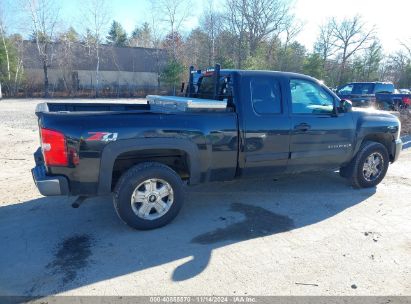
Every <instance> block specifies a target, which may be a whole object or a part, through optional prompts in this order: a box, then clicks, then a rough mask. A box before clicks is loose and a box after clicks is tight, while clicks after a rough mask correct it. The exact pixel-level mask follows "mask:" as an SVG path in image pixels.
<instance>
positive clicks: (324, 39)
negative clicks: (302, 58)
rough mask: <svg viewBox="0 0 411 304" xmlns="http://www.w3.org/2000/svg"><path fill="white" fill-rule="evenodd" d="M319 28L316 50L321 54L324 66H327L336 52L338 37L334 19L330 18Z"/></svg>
mask: <svg viewBox="0 0 411 304" xmlns="http://www.w3.org/2000/svg"><path fill="white" fill-rule="evenodd" d="M319 30H320V33H319V35H318V38H317V40H316V41H315V44H314V51H315V52H316V53H318V54H320V56H321V59H322V61H323V64H324V66H323V67H325V63H326V62H327V60H328V59H329V58H330V57H331V56H333V55H334V54H335V52H336V48H335V44H336V38H335V36H334V31H333V22H332V20H329V21H328V22H326V23H325V24H323V25H321V26H320V28H319Z"/></svg>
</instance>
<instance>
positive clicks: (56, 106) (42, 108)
mask: <svg viewBox="0 0 411 304" xmlns="http://www.w3.org/2000/svg"><path fill="white" fill-rule="evenodd" d="M148 110H150V106H149V105H148V104H137V103H94V102H76V103H72V102H68V103H62V102H46V103H40V104H38V105H37V107H36V113H38V112H63V113H67V112H125V111H148Z"/></svg>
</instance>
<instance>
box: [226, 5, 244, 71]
mask: <svg viewBox="0 0 411 304" xmlns="http://www.w3.org/2000/svg"><path fill="white" fill-rule="evenodd" d="M246 2H247V0H227V1H226V7H225V9H226V22H227V23H228V30H229V32H230V33H232V34H234V35H235V37H236V43H235V45H234V48H235V53H236V67H237V68H239V69H240V68H241V67H242V65H243V61H244V60H245V58H246V55H247V54H246V51H245V50H246V48H247V42H246V34H247V20H246V18H245V9H244V5H245V4H246Z"/></svg>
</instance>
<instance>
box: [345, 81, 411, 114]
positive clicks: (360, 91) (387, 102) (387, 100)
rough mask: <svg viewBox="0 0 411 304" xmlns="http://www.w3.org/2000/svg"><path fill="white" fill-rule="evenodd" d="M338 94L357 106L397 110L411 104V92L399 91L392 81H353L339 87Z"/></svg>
mask: <svg viewBox="0 0 411 304" xmlns="http://www.w3.org/2000/svg"><path fill="white" fill-rule="evenodd" d="M337 95H338V97H340V98H343V99H348V100H350V101H351V102H352V104H353V106H356V107H369V106H375V107H376V108H377V109H381V110H393V111H397V110H400V109H405V108H408V107H409V106H410V105H411V94H405V93H398V92H397V90H396V89H395V87H394V84H392V83H390V82H351V83H347V84H345V85H343V86H341V87H339V88H338V89H337Z"/></svg>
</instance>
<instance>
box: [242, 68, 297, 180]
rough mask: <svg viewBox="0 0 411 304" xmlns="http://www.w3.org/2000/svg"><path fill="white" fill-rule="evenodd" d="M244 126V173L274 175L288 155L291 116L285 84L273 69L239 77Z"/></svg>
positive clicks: (280, 170)
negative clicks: (284, 95) (269, 71)
mask: <svg viewBox="0 0 411 304" xmlns="http://www.w3.org/2000/svg"><path fill="white" fill-rule="evenodd" d="M241 83H242V96H243V97H244V99H243V102H242V104H243V113H242V114H243V115H242V117H243V127H242V130H243V132H242V146H241V150H240V167H241V164H242V165H243V166H242V175H243V176H254V175H258V176H263V175H276V174H278V173H281V172H283V171H285V169H286V166H287V163H288V158H289V153H290V150H289V144H290V142H289V140H290V120H289V118H288V109H287V107H286V106H284V105H285V104H286V103H285V102H284V98H283V94H282V93H283V91H284V90H283V88H282V86H284V84H282V83H281V81H280V79H279V78H278V77H275V75H274V74H272V73H267V74H261V75H253V76H245V77H242V81H241Z"/></svg>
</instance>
